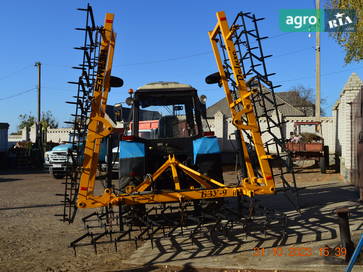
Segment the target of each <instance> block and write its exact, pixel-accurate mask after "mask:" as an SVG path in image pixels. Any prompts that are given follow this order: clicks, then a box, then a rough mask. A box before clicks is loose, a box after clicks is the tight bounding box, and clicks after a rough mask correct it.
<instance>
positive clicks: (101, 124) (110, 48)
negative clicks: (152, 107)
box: [77, 13, 116, 208]
mask: <svg viewBox="0 0 363 272" xmlns="http://www.w3.org/2000/svg"><path fill="white" fill-rule="evenodd" d="M113 20H114V14H112V13H107V14H106V18H105V23H104V26H103V29H102V30H101V31H102V32H101V33H102V41H101V46H100V53H99V59H98V68H97V69H98V70H97V77H96V83H95V86H94V90H93V98H92V105H91V114H90V118H89V119H90V121H89V124H88V131H87V137H86V143H85V149H84V161H83V166H82V174H81V179H80V184H79V191H78V199H77V205H78V207H80V208H85V207H90V206H93V203H95V202H103V203H107V201H109V200H110V198H109V194H108V193H107V192H108V190H106V191H107V192H105V193H104V195H102V196H94V195H93V191H94V187H95V179H96V172H97V163H98V155H99V152H100V144H101V140H102V138H104V137H106V136H107V135H109V134H110V133H111V132H112V130H113V127H112V125H111V124H110V123H109V122H108V121H107V119H105V112H106V102H107V98H108V93H109V91H110V76H111V68H112V61H113V55H114V47H115V39H116V34H115V33H114V32H113V29H112V26H113Z"/></svg>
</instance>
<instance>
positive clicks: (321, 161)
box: [319, 157, 326, 174]
mask: <svg viewBox="0 0 363 272" xmlns="http://www.w3.org/2000/svg"><path fill="white" fill-rule="evenodd" d="M319 165H320V172H321V173H323V174H325V173H326V160H325V157H320V159H319Z"/></svg>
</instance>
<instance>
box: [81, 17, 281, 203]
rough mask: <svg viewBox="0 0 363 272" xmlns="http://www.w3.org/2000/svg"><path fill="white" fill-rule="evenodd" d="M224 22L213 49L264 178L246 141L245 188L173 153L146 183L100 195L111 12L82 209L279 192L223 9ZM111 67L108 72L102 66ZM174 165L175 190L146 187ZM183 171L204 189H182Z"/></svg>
mask: <svg viewBox="0 0 363 272" xmlns="http://www.w3.org/2000/svg"><path fill="white" fill-rule="evenodd" d="M217 18H218V23H217V25H216V27H215V28H214V30H213V31H212V32H209V36H210V40H211V43H212V47H213V51H214V54H215V57H216V61H217V65H218V68H219V72H220V75H221V77H222V84H223V87H224V89H225V94H226V97H227V101H228V104H229V106H230V109H231V112H232V117H233V124H234V125H235V126H236V127H237V129H239V130H241V131H242V130H249V131H250V133H251V134H252V138H253V141H254V144H255V148H256V152H257V155H258V159H259V162H260V166H261V171H262V174H263V178H257V177H256V176H255V173H254V170H253V167H252V164H251V161H250V159H249V156H248V152H247V148H246V143H245V142H244V140H243V135H242V133H241V135H242V146H243V150H244V158H245V161H246V166H247V172H248V178H245V179H243V181H242V182H241V185H239V186H234V187H233V186H226V185H224V184H222V183H220V182H218V181H216V180H214V179H211V178H209V177H207V176H205V175H203V174H201V173H199V172H197V171H195V170H193V169H191V168H189V167H187V166H185V165H183V164H182V163H180V162H179V161H177V160H176V159H175V157H174V155H169V157H168V159H167V161H166V162H165V163H164V164H163V165H162V166H160V168H159V169H158V170H157V171H155V173H153V174H152V175H148V176H146V177H145V179H144V181H143V182H142V183H141V184H139V185H138V186H137V187H129V188H128V189H127V190H126V191H127V193H124V194H119V195H115V194H114V193H113V192H112V191H111V189H110V188H106V189H105V191H104V193H103V195H101V196H94V195H93V191H94V183H95V176H96V169H97V160H98V153H99V147H100V142H101V139H102V138H103V137H105V136H107V135H109V134H110V133H111V131H112V127H111V126H110V124H109V123H108V122H107V121H106V120H105V119H104V113H105V105H106V101H107V96H108V91H109V76H110V72H111V67H112V57H113V50H114V42H115V34H114V33H113V31H112V23H110V22H112V21H113V15H112V14H107V15H106V20H105V27H104V29H105V32H104V38H103V41H102V46H101V55H100V60H102V59H103V58H102V57H101V56H102V54H103V55H104V56H107V61H106V62H105V63H100V64H99V67H101V68H100V69H101V71H100V73H98V77H97V84H96V86H95V90H94V102H93V104H92V114H91V118H90V124H89V126H88V133H87V140H86V149H85V155H84V157H85V159H84V163H83V169H82V176H81V181H80V188H79V193H78V201H77V204H78V207H79V208H95V207H103V206H108V205H118V204H120V203H121V204H127V205H136V204H152V203H163V202H181V201H186V200H198V199H215V198H223V197H236V196H242V195H246V196H249V197H251V196H253V195H257V194H273V193H274V189H275V184H274V181H273V177H272V172H271V168H270V165H269V163H268V161H267V160H268V159H269V158H270V156H268V155H266V153H265V150H264V147H263V142H262V138H261V134H260V132H259V129H258V124H257V121H256V117H255V115H254V112H253V106H252V104H251V100H250V95H251V91H250V90H248V88H247V86H246V83H245V81H244V78H243V75H242V71H241V68H240V64H239V60H238V58H237V55H236V50H235V48H234V45H233V42H232V41H231V40H230V38H231V35H232V31H230V30H229V28H228V24H227V21H226V19H225V15H224V13H223V12H218V13H217ZM218 33H221V34H222V37H223V38H224V42H225V44H226V45H227V52H228V56H229V59H230V60H231V64H232V65H231V66H232V69H233V73H234V76H235V79H236V82H237V86H238V90H239V92H240V95H239V97H240V98H239V99H237V100H236V101H233V99H232V95H231V91H230V89H229V87H228V82H227V78H226V76H225V72H224V69H223V65H222V61H221V58H220V55H219V52H218V47H217V43H216V40H215V39H216V35H217V34H218ZM102 67H105V68H104V70H102V69H103V68H102ZM237 104H241V105H242V106H243V110H242V111H239V112H237V111H236V110H235V109H234V106H235V105H237ZM242 115H246V117H247V120H248V123H247V124H243V122H242ZM168 168H171V172H172V179H173V182H174V190H173V191H162V192H158V193H155V192H153V191H152V189H151V191H146V190H147V189H149V188H152V185H153V183H155V182H157V180H158V178H159V177H160V175H161V174H162V173H164V172H165V171H166V170H167V169H168ZM178 171H182V172H184V173H185V174H186V175H188V176H189V177H191V178H192V179H194V180H195V181H196V182H197V183H199V184H200V185H201V188H193V187H191V188H189V189H186V190H182V189H181V187H180V180H179V175H178Z"/></svg>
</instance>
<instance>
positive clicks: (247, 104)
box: [209, 11, 275, 194]
mask: <svg viewBox="0 0 363 272" xmlns="http://www.w3.org/2000/svg"><path fill="white" fill-rule="evenodd" d="M217 20H218V22H217V24H216V26H215V28H214V29H213V31H210V32H209V38H210V42H211V44H212V48H213V53H214V56H215V59H216V62H217V66H218V71H219V74H220V76H221V83H222V86H223V88H224V91H225V94H226V99H227V103H228V105H229V108H230V110H231V114H232V123H233V125H234V126H235V127H236V128H237V129H238V130H240V132H241V144H242V148H243V154H244V160H245V162H246V168H247V174H248V178H245V179H244V180H243V181H242V187H244V188H246V187H248V186H249V184H254V185H257V184H259V185H262V186H261V189H260V190H261V191H260V192H261V193H263V194H271V193H274V190H275V183H274V179H273V175H272V170H271V167H270V164H269V162H268V159H271V156H270V155H267V154H266V152H265V149H264V146H263V142H262V137H261V133H260V131H259V126H258V123H257V119H256V116H255V113H254V111H253V105H252V102H251V99H250V96H251V95H252V94H253V91H252V90H250V89H249V88H247V85H246V82H245V80H244V76H243V73H242V69H241V63H240V61H239V59H238V56H237V52H236V48H235V46H234V43H233V41H232V36H233V33H234V31H235V29H233V28H231V29H230V28H229V26H228V22H227V18H226V15H225V13H224V12H223V11H220V12H217ZM219 34H220V37H222V39H223V43H224V45H225V49H226V51H227V55H228V59H229V62H230V66H231V68H232V72H233V76H234V80H235V82H236V85H237V89H238V90H237V91H238V97H239V98H238V99H236V100H233V97H232V93H231V90H230V88H229V85H228V79H227V77H226V73H225V69H224V67H223V63H222V59H221V56H220V52H219V48H218V44H217V39H218V38H219V37H218V36H219ZM236 105H241V106H242V110H241V111H236V109H235V106H236ZM242 116H245V117H246V119H247V124H245V123H243V119H242ZM242 131H247V132H248V133H250V134H251V136H252V140H253V143H254V146H255V150H256V154H257V158H258V162H259V165H260V169H261V172H262V176H263V177H262V178H257V177H256V175H255V173H254V171H253V166H252V163H251V160H250V158H249V155H248V151H247V147H246V143H245V141H244V135H243V133H242ZM247 185H248V186H247Z"/></svg>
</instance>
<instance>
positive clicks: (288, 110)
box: [207, 86, 305, 117]
mask: <svg viewBox="0 0 363 272" xmlns="http://www.w3.org/2000/svg"><path fill="white" fill-rule="evenodd" d="M262 91H263V92H264V93H266V96H267V97H269V98H270V100H272V94H271V91H270V90H269V89H268V88H266V87H265V86H262ZM275 97H276V103H277V104H278V105H281V104H282V105H281V106H279V107H278V111H279V112H280V113H281V114H282V115H283V116H305V114H304V113H303V112H302V111H300V110H299V109H297V108H295V107H294V106H292V105H290V104H289V103H288V102H286V101H285V100H284V99H282V98H281V97H280V96H279V93H275ZM256 105H257V106H256V109H257V114H258V115H261V114H262V106H261V105H260V104H259V103H257V104H256ZM266 109H267V110H270V109H273V105H272V103H271V102H269V101H268V100H266ZM218 111H220V112H222V113H223V114H224V115H225V116H226V117H231V111H230V109H229V107H228V105H227V100H226V99H225V98H222V99H221V100H219V101H218V102H217V103H215V104H213V105H212V106H210V107H208V109H207V116H208V117H213V116H214V114H216V113H217V112H218ZM271 114H272V111H269V112H268V115H270V116H271Z"/></svg>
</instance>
